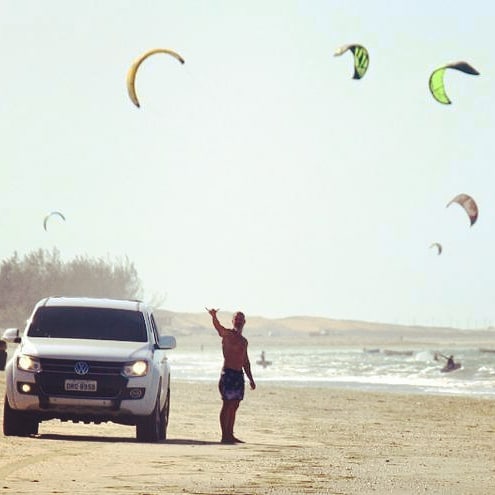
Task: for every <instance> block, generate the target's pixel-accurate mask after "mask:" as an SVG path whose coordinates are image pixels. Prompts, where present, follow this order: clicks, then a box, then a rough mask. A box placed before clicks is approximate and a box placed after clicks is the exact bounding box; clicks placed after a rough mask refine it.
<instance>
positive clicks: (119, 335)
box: [27, 307, 148, 342]
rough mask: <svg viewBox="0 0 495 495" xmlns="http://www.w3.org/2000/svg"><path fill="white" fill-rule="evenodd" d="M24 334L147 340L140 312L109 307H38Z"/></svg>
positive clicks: (71, 337)
mask: <svg viewBox="0 0 495 495" xmlns="http://www.w3.org/2000/svg"><path fill="white" fill-rule="evenodd" d="M27 335H28V336H29V337H44V338H56V339H96V340H120V341H129V342H146V341H147V340H148V339H147V334H146V325H145V322H144V317H143V314H142V313H140V312H138V311H127V310H125V309H109V308H81V307H41V308H38V310H37V311H36V314H35V315H34V317H33V320H32V322H31V325H30V326H29V328H28V332H27Z"/></svg>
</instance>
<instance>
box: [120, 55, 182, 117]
mask: <svg viewBox="0 0 495 495" xmlns="http://www.w3.org/2000/svg"><path fill="white" fill-rule="evenodd" d="M155 53H165V54H166V55H171V56H172V57H174V58H176V59H177V60H178V61H179V62H180V63H181V64H183V63H184V62H185V60H184V59H183V58H182V57H181V56H180V55H179V54H178V53H177V52H174V51H173V50H168V49H167V48H153V49H152V50H148V51H147V52H145V53H143V54H142V55H141V56H139V57H138V58H137V59H136V60H135V61H134V62H133V63H132V65H131V67H130V68H129V70H128V71H127V92H128V93H129V98H130V99H131V101H132V103H134V105H136V106H137V107H138V108H139V107H140V105H139V100H138V97H137V95H136V88H135V81H136V73H137V70H138V69H139V66H140V65H141V64H142V63H143V62H144V60H146V59H147V58H148V57H149V56H151V55H154V54H155Z"/></svg>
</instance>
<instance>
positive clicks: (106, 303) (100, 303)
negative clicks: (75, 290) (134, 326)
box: [37, 296, 146, 311]
mask: <svg viewBox="0 0 495 495" xmlns="http://www.w3.org/2000/svg"><path fill="white" fill-rule="evenodd" d="M37 306H58V307H63V306H66V307H70V306H76V307H87V308H111V309H127V310H130V311H141V310H142V309H144V307H145V306H146V305H145V304H144V303H143V302H142V301H138V300H133V299H111V298H104V297H62V296H56V297H53V296H52V297H47V298H45V299H42V300H41V301H39V303H38V304H37Z"/></svg>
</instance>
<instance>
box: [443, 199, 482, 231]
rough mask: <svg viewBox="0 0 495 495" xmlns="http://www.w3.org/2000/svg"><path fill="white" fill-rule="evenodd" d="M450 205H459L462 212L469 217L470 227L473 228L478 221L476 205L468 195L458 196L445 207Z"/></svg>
mask: <svg viewBox="0 0 495 495" xmlns="http://www.w3.org/2000/svg"><path fill="white" fill-rule="evenodd" d="M452 203H457V204H459V205H461V206H462V207H463V208H464V210H466V213H467V214H468V216H469V221H470V222H471V226H473V225H474V223H475V222H476V220H477V219H478V205H477V204H476V202H475V201H474V199H473V198H472V197H471V196H469V195H468V194H458V195H457V196H456V197H455V198H453V199H452V200H450V201H449V202H448V203H447V207H449V206H450V205H451V204H452Z"/></svg>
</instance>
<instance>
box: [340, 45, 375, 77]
mask: <svg viewBox="0 0 495 495" xmlns="http://www.w3.org/2000/svg"><path fill="white" fill-rule="evenodd" d="M347 50H350V51H351V52H352V53H353V55H354V76H353V77H352V78H353V79H361V78H362V77H363V76H364V75H365V74H366V71H367V70H368V65H369V63H370V56H369V54H368V50H366V48H365V47H364V46H363V45H343V46H341V47H340V48H338V49H337V51H336V52H335V53H334V56H335V57H339V56H340V55H343V54H344V53H345V52H346V51H347Z"/></svg>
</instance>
